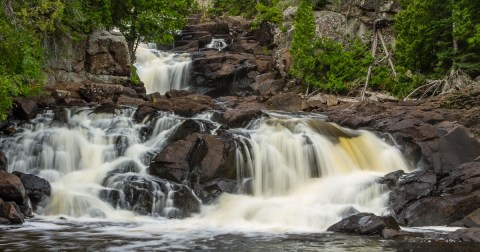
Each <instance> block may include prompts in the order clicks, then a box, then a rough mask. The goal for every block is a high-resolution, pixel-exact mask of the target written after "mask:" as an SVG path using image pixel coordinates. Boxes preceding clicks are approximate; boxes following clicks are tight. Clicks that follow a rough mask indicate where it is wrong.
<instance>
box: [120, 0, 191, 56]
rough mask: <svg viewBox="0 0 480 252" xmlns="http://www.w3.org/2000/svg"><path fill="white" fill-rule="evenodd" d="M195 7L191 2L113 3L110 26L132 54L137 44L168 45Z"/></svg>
mask: <svg viewBox="0 0 480 252" xmlns="http://www.w3.org/2000/svg"><path fill="white" fill-rule="evenodd" d="M194 6H195V5H194V0H175V1H170V0H132V1H112V2H111V14H112V25H113V26H114V27H116V28H118V29H119V30H120V31H121V32H122V33H123V35H124V36H125V38H126V39H127V42H128V44H129V49H130V52H132V53H133V52H135V50H136V44H135V43H138V42H139V41H140V40H142V41H153V42H155V43H158V44H170V43H171V42H172V41H173V36H174V34H175V32H177V31H178V30H180V29H181V28H183V26H185V24H186V23H187V17H188V15H189V14H190V13H191V11H192V10H193V7H194Z"/></svg>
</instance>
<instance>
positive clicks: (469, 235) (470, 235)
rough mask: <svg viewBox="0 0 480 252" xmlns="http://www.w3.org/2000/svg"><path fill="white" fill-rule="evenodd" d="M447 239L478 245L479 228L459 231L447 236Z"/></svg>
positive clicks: (479, 240) (479, 237)
mask: <svg viewBox="0 0 480 252" xmlns="http://www.w3.org/2000/svg"><path fill="white" fill-rule="evenodd" d="M447 237H448V239H453V240H457V241H462V242H475V243H480V228H466V229H459V230H456V231H454V232H452V233H450V234H448V235H447Z"/></svg>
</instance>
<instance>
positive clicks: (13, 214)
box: [0, 202, 25, 224]
mask: <svg viewBox="0 0 480 252" xmlns="http://www.w3.org/2000/svg"><path fill="white" fill-rule="evenodd" d="M2 219H7V220H8V221H9V222H10V223H11V224H23V222H24V221H25V220H24V219H25V216H24V215H23V214H22V212H21V211H20V208H19V207H18V205H17V204H16V203H15V202H4V203H1V204H0V222H2Z"/></svg>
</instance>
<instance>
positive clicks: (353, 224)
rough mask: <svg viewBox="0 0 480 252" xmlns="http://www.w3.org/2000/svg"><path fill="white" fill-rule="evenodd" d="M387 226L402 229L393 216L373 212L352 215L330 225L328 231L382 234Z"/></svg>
mask: <svg viewBox="0 0 480 252" xmlns="http://www.w3.org/2000/svg"><path fill="white" fill-rule="evenodd" d="M386 228H389V229H393V230H400V227H399V226H398V223H397V222H396V221H395V219H394V218H393V217H391V216H388V217H379V216H376V215H374V214H372V213H359V214H355V215H351V216H349V217H347V218H345V219H343V220H341V221H339V222H337V223H335V224H333V225H332V226H330V227H329V228H328V229H327V231H332V232H339V233H350V234H358V235H374V234H381V233H382V231H383V230H384V229H386Z"/></svg>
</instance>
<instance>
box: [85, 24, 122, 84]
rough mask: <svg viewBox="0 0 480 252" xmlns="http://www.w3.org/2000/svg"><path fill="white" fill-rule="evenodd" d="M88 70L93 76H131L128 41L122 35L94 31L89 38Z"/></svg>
mask: <svg viewBox="0 0 480 252" xmlns="http://www.w3.org/2000/svg"><path fill="white" fill-rule="evenodd" d="M86 52H87V57H86V62H85V63H86V70H87V72H89V73H92V74H102V75H119V76H130V54H129V52H128V46H127V41H126V40H125V37H124V36H123V35H121V34H120V33H109V32H107V31H100V30H97V31H94V32H93V33H91V34H90V35H89V36H88V42H87V50H86Z"/></svg>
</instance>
